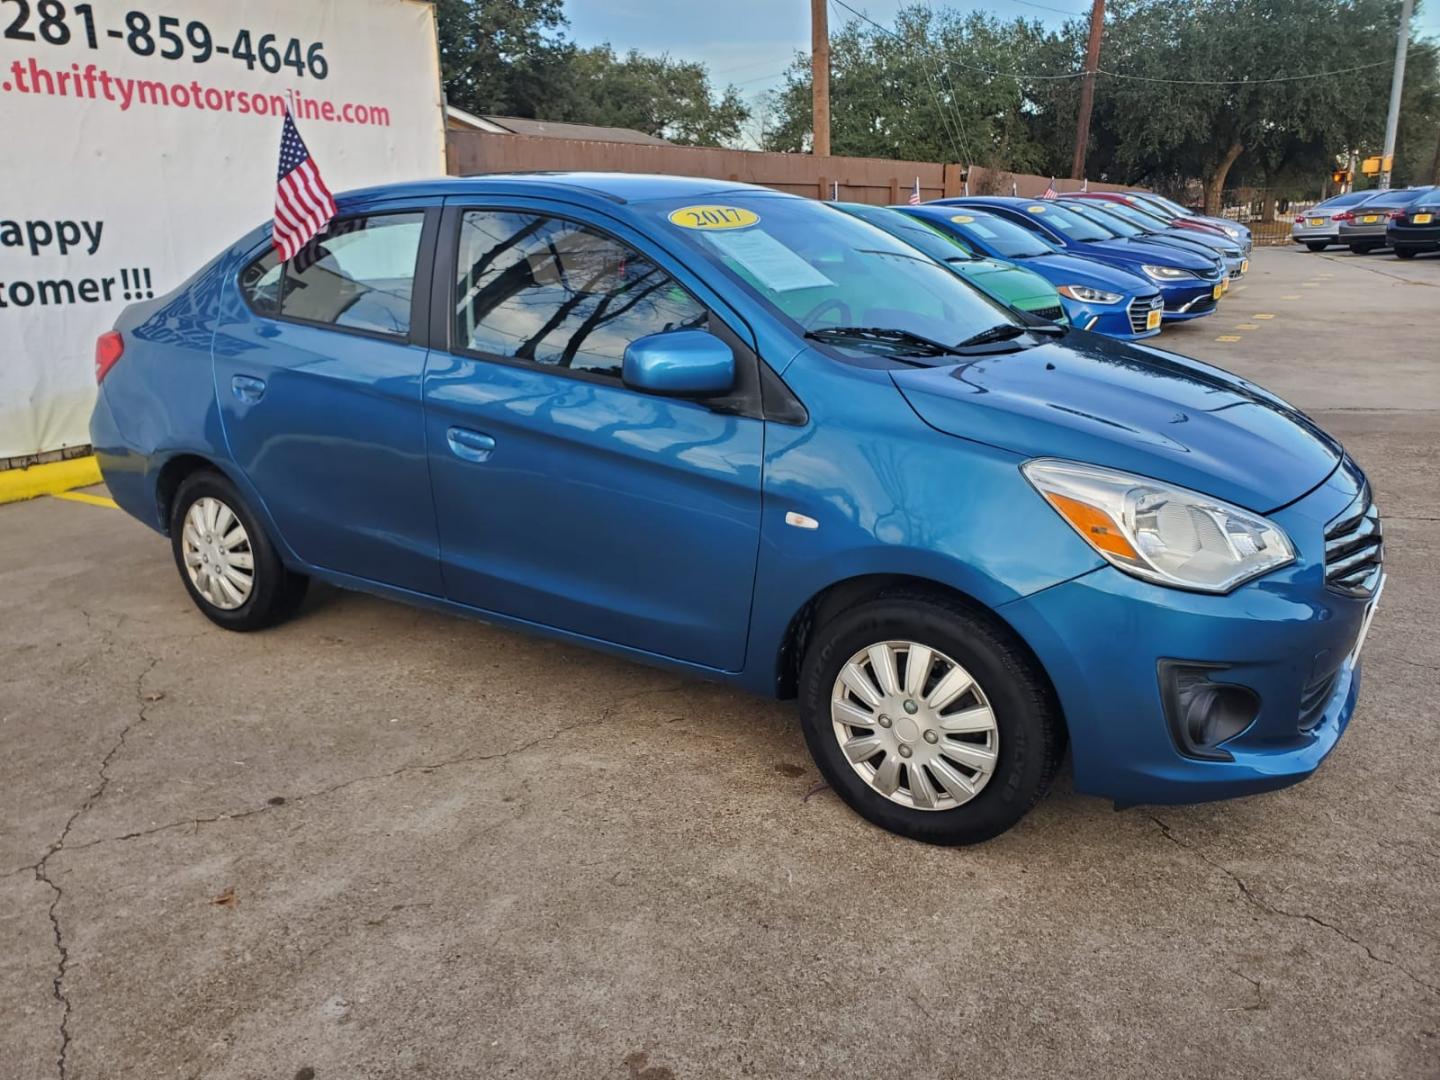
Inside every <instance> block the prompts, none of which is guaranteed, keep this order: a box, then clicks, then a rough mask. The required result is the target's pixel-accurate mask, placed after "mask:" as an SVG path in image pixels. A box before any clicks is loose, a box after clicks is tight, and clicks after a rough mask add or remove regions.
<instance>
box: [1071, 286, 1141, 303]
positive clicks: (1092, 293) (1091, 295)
mask: <svg viewBox="0 0 1440 1080" xmlns="http://www.w3.org/2000/svg"><path fill="white" fill-rule="evenodd" d="M1055 291H1056V292H1058V293H1059V294H1060V295H1061V296H1064V297H1068V298H1069V299H1071V300H1079V301H1080V302H1081V303H1082V304H1118V303H1120V301H1121V300H1124V299H1125V296H1124V294H1122V293H1117V292H1106V291H1105V290H1104V289H1092V288H1091V287H1090V286H1089V285H1060V286H1057V287H1056V289H1055Z"/></svg>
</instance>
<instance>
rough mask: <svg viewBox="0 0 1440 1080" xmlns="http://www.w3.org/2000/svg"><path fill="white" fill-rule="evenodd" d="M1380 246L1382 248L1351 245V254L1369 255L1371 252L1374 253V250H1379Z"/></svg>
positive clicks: (1367, 245) (1373, 245) (1371, 245)
mask: <svg viewBox="0 0 1440 1080" xmlns="http://www.w3.org/2000/svg"><path fill="white" fill-rule="evenodd" d="M1379 246H1380V245H1379V244H1351V245H1350V254H1352V255H1369V254H1370V252H1372V251H1374V250H1375V249H1376V248H1378V247H1379Z"/></svg>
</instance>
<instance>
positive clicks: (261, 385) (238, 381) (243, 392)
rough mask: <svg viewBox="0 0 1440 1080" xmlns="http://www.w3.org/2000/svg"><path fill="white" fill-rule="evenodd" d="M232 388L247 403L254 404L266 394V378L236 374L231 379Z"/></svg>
mask: <svg viewBox="0 0 1440 1080" xmlns="http://www.w3.org/2000/svg"><path fill="white" fill-rule="evenodd" d="M230 389H231V390H232V391H234V393H235V396H236V397H237V398H239V399H240V400H241V401H243V402H244V403H245V404H246V405H254V404H255V403H256V402H257V401H259V400H260V399H261V398H262V397H264V396H265V380H264V379H257V378H254V377H253V376H250V375H236V376H235V377H234V378H233V379H231V380H230Z"/></svg>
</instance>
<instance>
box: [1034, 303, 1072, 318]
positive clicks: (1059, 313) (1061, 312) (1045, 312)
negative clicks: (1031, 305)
mask: <svg viewBox="0 0 1440 1080" xmlns="http://www.w3.org/2000/svg"><path fill="white" fill-rule="evenodd" d="M1030 314H1031V315H1038V316H1039V317H1040V318H1042V319H1063V318H1064V317H1065V309H1064V308H1063V307H1061V306H1060V305H1059V304H1056V305H1055V306H1054V307H1042V308H1036V309H1035V310H1034V311H1032V312H1031V313H1030Z"/></svg>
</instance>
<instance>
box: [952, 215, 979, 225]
mask: <svg viewBox="0 0 1440 1080" xmlns="http://www.w3.org/2000/svg"><path fill="white" fill-rule="evenodd" d="M950 220H951V221H953V222H955V224H956V225H969V224H970V223H971V222H972V221H974V220H975V219H974V218H973V217H971V216H970V215H969V214H951V215H950Z"/></svg>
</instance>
